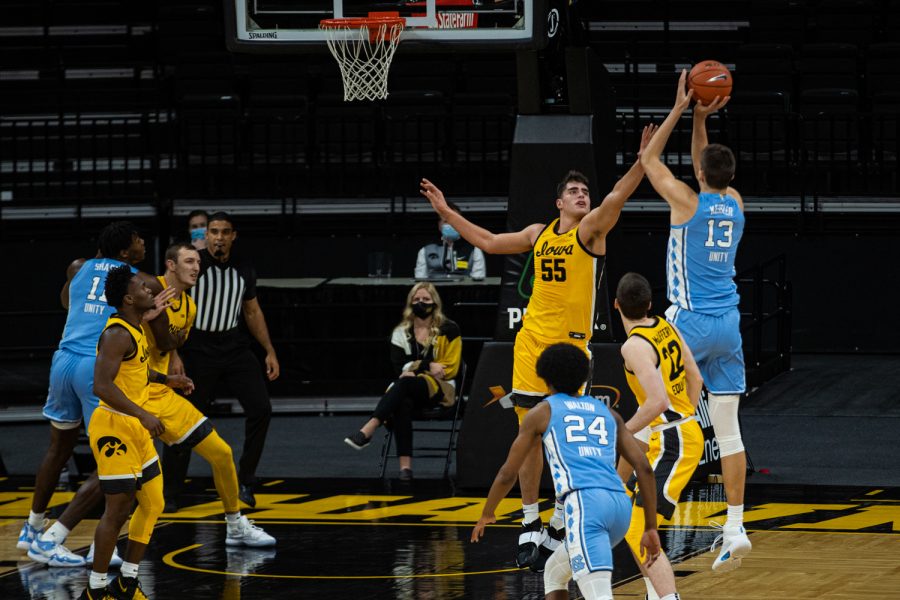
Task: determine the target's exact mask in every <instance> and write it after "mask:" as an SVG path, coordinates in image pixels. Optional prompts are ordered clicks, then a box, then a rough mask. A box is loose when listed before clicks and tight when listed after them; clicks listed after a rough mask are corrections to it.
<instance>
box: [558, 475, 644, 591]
mask: <svg viewBox="0 0 900 600" xmlns="http://www.w3.org/2000/svg"><path fill="white" fill-rule="evenodd" d="M565 505H566V550H567V551H568V553H569V564H570V566H571V567H572V576H573V577H574V579H575V581H578V580H579V579H580V578H582V577H585V576H586V575H589V574H591V573H595V572H597V571H612V568H613V558H612V549H613V547H614V546H615V545H616V544H618V543H619V542H620V541H622V539H623V538H624V537H625V533H626V532H627V531H628V526H629V524H630V523H631V499H630V498H629V497H628V495H627V494H625V493H624V491H615V492H612V491H609V490H604V489H600V488H589V489H585V490H576V491H574V492H572V493H570V494H567V495H566V499H565Z"/></svg>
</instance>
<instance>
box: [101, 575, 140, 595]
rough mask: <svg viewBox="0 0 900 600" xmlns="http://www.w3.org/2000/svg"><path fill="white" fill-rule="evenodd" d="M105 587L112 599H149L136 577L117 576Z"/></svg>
mask: <svg viewBox="0 0 900 600" xmlns="http://www.w3.org/2000/svg"><path fill="white" fill-rule="evenodd" d="M107 589H108V591H107V593H108V594H109V596H110V598H112V600H150V598H149V597H148V596H147V594H145V593H144V590H142V589H141V582H140V581H138V578H137V577H117V578H116V580H115V581H113V582H112V583H110V584H109V588H107Z"/></svg>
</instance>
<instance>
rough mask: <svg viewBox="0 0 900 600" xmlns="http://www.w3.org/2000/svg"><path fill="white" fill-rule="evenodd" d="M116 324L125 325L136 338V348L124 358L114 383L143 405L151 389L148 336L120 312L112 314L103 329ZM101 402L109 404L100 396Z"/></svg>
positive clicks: (130, 398) (133, 400) (135, 401)
mask: <svg viewBox="0 0 900 600" xmlns="http://www.w3.org/2000/svg"><path fill="white" fill-rule="evenodd" d="M115 326H120V327H124V328H125V330H126V331H127V332H128V333H129V334H131V339H132V340H134V349H133V351H132V352H131V353H129V354H127V355H125V357H124V358H122V364H121V365H119V372H118V373H117V374H116V378H115V379H114V380H113V383H115V384H116V387H117V388H119V389H120V390H122V393H123V394H125V397H126V398H128V399H129V400H131V401H132V402H134V403H135V404H137V405H138V406H141V405H143V404H144V403H145V402H147V398H148V397H149V391H150V388H149V381H150V349H149V347H148V346H147V338H146V337H145V336H144V329H143V328H142V327H141V326H140V325H138V326H137V327H134V326H133V325H131V324H130V323H129V322H128V321H126V320H125V319H123V318H122V317H120V316H119V313H113V314H112V315H110V317H109V319H108V320H107V321H106V326H105V327H104V328H103V331H106V330H107V329H109V328H110V327H115ZM100 403H101V404H104V405H106V406H109V405H108V404H107V403H106V402H104V400H103V398H100Z"/></svg>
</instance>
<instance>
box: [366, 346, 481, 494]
mask: <svg viewBox="0 0 900 600" xmlns="http://www.w3.org/2000/svg"><path fill="white" fill-rule="evenodd" d="M465 384H466V363H465V362H461V363H460V365H459V372H458V373H457V374H456V402H455V403H454V404H453V406H449V407H443V406H438V407H436V408H429V409H416V410H415V411H414V412H413V440H415V439H416V437H415V436H416V434H419V433H445V434H447V443H446V444H444V445H441V446H436V445H427V446H425V445H423V446H416V445H415V441H414V442H413V444H414V445H413V455H414V456H415V458H417V459H418V458H443V459H444V479H447V477H448V476H449V473H450V461H451V460H452V457H453V451H454V450H456V439H457V436H458V435H459V423H460V417H461V416H462V405H463V402H464V401H465V400H464V397H463V386H465ZM417 423H418V424H417ZM393 438H394V431H393V430H392V429H390V430H387V432H386V433H385V434H384V443H383V445H382V446H381V465H380V467H379V468H380V469H381V477H384V472H385V470H386V469H387V463H388V459H390V458H397V454H396V453H394V454H391V453H390V451H391V441H392V440H393Z"/></svg>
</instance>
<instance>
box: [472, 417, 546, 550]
mask: <svg viewBox="0 0 900 600" xmlns="http://www.w3.org/2000/svg"><path fill="white" fill-rule="evenodd" d="M549 422H550V405H549V404H547V403H546V402H541V403H540V404H538V405H537V406H535V407H534V408H532V409H531V410H529V411H528V414H526V415H525V418H524V419H523V420H522V424H521V425H519V435H517V436H516V439H515V440H513V443H512V446H510V448H509V454H508V455H507V457H506V462H505V463H503V466H502V467H500V470H499V471H498V472H497V476H496V477H495V478H494V483H493V484H492V485H491V490H490V491H489V492H488V497H487V500H486V501H485V503H484V509H483V510H482V512H481V518H480V519H478V523H477V524H476V525H475V527H474V529H472V538H471V541H473V542H477V541H478V540H480V539H481V536H483V535H484V528H485V527H486V526H487V525H488V524H490V523H496V522H497V517H496V516H495V515H494V511H495V510H497V505H498V504H500V501H501V500H503V499H504V498H506V495H507V494H508V493H509V491H510V490H511V489H512V487H513V485H515V483H516V479H517V478H518V474H519V468H520V467H521V466H522V463H524V462H525V459H526V458H527V457H528V456H529V455H530V454H531V452H532V451H533V449H534V446H535V444H540V443H541V435H543V433H544V431H546V429H547V423H549Z"/></svg>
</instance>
